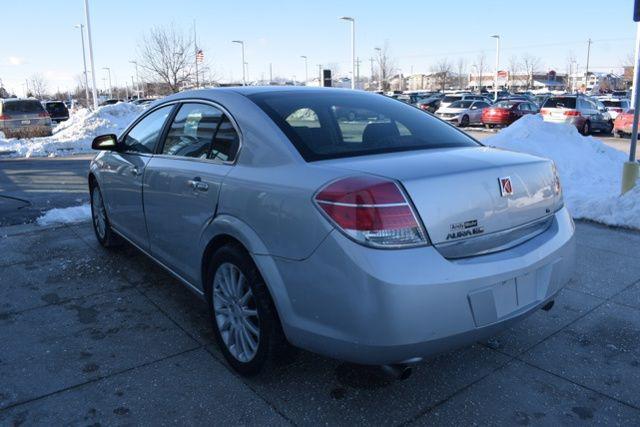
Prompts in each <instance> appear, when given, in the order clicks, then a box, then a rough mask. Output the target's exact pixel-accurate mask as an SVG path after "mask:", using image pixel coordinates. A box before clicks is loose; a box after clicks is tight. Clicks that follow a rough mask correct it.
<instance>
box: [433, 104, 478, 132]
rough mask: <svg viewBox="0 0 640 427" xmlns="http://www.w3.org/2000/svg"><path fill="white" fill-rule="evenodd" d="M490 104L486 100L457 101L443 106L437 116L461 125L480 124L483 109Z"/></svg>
mask: <svg viewBox="0 0 640 427" xmlns="http://www.w3.org/2000/svg"><path fill="white" fill-rule="evenodd" d="M488 106H489V103H488V102H486V101H473V100H464V101H455V102H453V103H452V104H451V105H449V106H448V107H441V108H439V109H438V111H436V116H437V117H438V118H440V119H442V120H444V121H447V122H451V123H454V124H456V125H457V126H460V127H466V126H469V125H475V124H480V123H481V119H482V110H483V109H484V108H486V107H488Z"/></svg>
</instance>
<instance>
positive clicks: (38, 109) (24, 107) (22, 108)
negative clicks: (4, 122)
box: [2, 100, 44, 114]
mask: <svg viewBox="0 0 640 427" xmlns="http://www.w3.org/2000/svg"><path fill="white" fill-rule="evenodd" d="M43 111H44V108H43V107H42V104H40V102H39V101H35V100H33V101H32V100H25V101H9V102H5V103H4V104H3V106H2V113H3V114H38V113H42V112H43Z"/></svg>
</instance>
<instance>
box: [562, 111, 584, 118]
mask: <svg viewBox="0 0 640 427" xmlns="http://www.w3.org/2000/svg"><path fill="white" fill-rule="evenodd" d="M564 115H565V116H571V117H580V115H581V114H580V111H576V110H569V111H565V112H564Z"/></svg>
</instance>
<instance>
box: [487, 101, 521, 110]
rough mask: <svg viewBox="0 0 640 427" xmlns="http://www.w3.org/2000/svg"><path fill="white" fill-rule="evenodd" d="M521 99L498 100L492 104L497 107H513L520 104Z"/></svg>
mask: <svg viewBox="0 0 640 427" xmlns="http://www.w3.org/2000/svg"><path fill="white" fill-rule="evenodd" d="M519 102H520V101H498V102H496V103H495V104H493V105H492V107H495V108H511V107H513V105H514V104H518V103H519Z"/></svg>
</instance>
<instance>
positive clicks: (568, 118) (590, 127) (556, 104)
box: [540, 95, 613, 135]
mask: <svg viewBox="0 0 640 427" xmlns="http://www.w3.org/2000/svg"><path fill="white" fill-rule="evenodd" d="M540 114H541V115H542V118H543V119H544V121H547V122H552V123H568V124H572V125H574V126H575V127H576V128H578V130H579V131H580V133H582V134H583V135H589V134H591V133H592V132H593V131H600V132H603V133H611V131H612V130H613V121H612V120H611V116H609V114H608V113H607V111H606V108H604V106H602V107H599V106H598V104H597V101H596V100H595V99H592V98H590V97H588V96H585V95H557V96H551V97H549V99H547V100H546V101H545V102H544V104H543V105H542V108H541V109H540Z"/></svg>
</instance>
